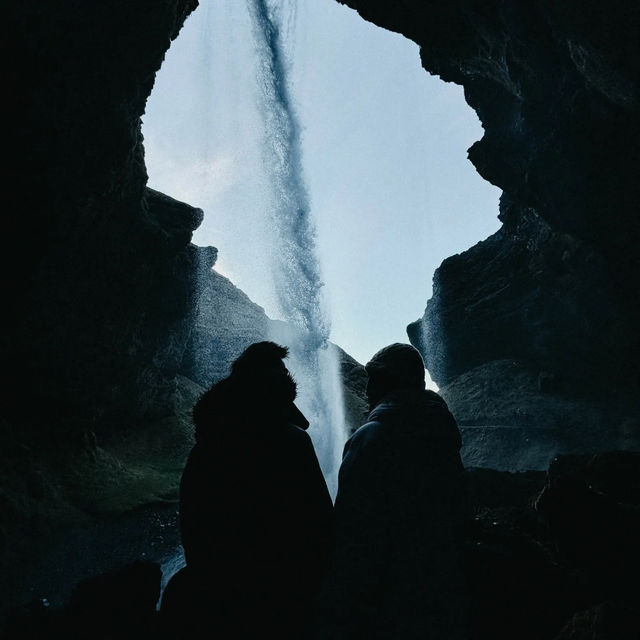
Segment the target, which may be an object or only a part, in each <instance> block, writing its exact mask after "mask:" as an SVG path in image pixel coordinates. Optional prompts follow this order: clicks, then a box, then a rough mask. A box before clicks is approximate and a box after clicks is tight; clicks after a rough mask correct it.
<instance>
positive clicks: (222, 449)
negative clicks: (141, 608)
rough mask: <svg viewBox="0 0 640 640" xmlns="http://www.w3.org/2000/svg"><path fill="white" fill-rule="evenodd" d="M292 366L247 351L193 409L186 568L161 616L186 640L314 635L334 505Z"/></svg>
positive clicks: (278, 349) (267, 350)
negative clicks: (310, 625) (311, 623)
mask: <svg viewBox="0 0 640 640" xmlns="http://www.w3.org/2000/svg"><path fill="white" fill-rule="evenodd" d="M286 356H287V349H286V348H285V347H282V346H280V345H277V344H275V343H273V342H268V341H267V342H258V343H255V344H253V345H251V346H249V347H248V348H247V349H246V350H245V351H244V352H243V353H242V355H241V356H240V357H239V358H238V359H237V360H236V361H235V362H234V363H233V365H232V368H231V374H230V375H229V377H227V378H225V379H224V380H222V381H220V382H219V383H217V384H215V385H214V386H213V387H212V388H211V389H210V390H209V391H207V392H206V393H205V394H204V395H203V396H202V397H201V398H200V400H199V401H198V402H197V404H196V405H195V407H194V410H193V419H194V423H195V426H196V444H195V446H194V447H193V449H192V450H191V453H190V455H189V458H188V460H187V464H186V466H185V469H184V472H183V475H182V480H181V485H180V530H181V537H182V546H183V548H184V554H185V559H186V563H187V565H186V568H185V570H184V571H183V572H182V574H181V576H179V577H176V579H175V581H174V584H173V585H172V584H169V585H168V586H167V590H166V592H165V595H164V597H163V605H162V608H161V614H162V613H163V609H164V613H165V616H164V619H165V620H167V621H170V624H169V626H171V627H172V628H173V629H174V631H173V634H174V635H176V631H179V632H180V634H179V635H178V637H185V638H186V637H201V636H202V637H205V636H206V637H210V635H211V633H214V634H215V633H216V632H217V633H218V634H219V637H233V638H255V637H259V636H260V637H261V636H263V635H265V634H267V635H270V634H273V635H274V636H275V637H279V638H296V639H297V638H304V637H305V634H306V633H307V626H306V625H307V622H308V612H309V607H310V603H311V602H312V600H313V598H314V596H315V594H316V590H317V588H318V586H319V585H320V583H321V580H322V577H323V572H324V570H325V568H326V562H327V559H328V554H329V551H330V547H331V533H332V517H333V513H332V512H333V504H332V501H331V497H330V494H329V491H328V489H327V485H326V483H325V480H324V477H323V475H322V472H321V470H320V465H319V463H318V459H317V457H316V453H315V450H314V448H313V444H312V442H311V439H310V437H309V435H308V434H307V433H306V431H305V429H306V428H307V427H308V426H309V423H308V422H307V420H306V419H305V417H304V415H303V414H302V413H301V412H300V411H299V409H298V408H297V407H296V405H295V403H294V400H295V397H296V385H295V382H294V380H293V378H292V377H291V375H290V373H289V371H288V370H287V368H286V366H285V364H284V362H283V359H284V358H285V357H286ZM167 596H168V597H167ZM165 601H166V602H165ZM176 620H180V621H179V622H178V624H177V626H176ZM225 634H227V635H225ZM167 635H170V634H167Z"/></svg>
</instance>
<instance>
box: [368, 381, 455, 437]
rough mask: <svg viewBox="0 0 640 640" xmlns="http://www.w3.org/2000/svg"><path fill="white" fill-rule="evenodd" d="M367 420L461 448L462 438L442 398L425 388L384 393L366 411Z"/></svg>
mask: <svg viewBox="0 0 640 640" xmlns="http://www.w3.org/2000/svg"><path fill="white" fill-rule="evenodd" d="M369 422H379V423H380V424H382V425H384V426H386V427H388V428H389V429H393V430H394V431H397V432H398V434H405V435H407V436H409V435H410V436H411V437H417V438H424V439H428V440H447V441H449V442H450V443H451V444H453V445H454V446H456V447H457V449H460V447H461V446H462V438H461V436H460V430H459V429H458V425H457V424H456V421H455V419H454V417H453V415H452V414H451V412H450V411H449V408H448V407H447V403H446V402H445V401H444V399H443V398H442V397H441V396H439V395H438V394H437V393H435V392H434V391H430V390H428V389H402V390H398V391H393V392H391V393H389V394H388V395H386V396H384V398H382V400H381V401H380V402H379V403H378V404H377V405H376V406H375V407H374V408H373V410H372V411H371V413H370V414H369Z"/></svg>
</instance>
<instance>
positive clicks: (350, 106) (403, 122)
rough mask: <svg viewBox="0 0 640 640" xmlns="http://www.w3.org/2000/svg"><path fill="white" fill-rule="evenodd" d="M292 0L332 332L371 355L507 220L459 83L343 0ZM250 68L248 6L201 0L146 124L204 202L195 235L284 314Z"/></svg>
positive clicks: (400, 332)
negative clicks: (454, 264) (271, 271)
mask: <svg viewBox="0 0 640 640" xmlns="http://www.w3.org/2000/svg"><path fill="white" fill-rule="evenodd" d="M284 6H285V7H288V8H290V9H291V8H295V15H292V17H291V18H290V19H289V20H288V22H287V24H286V27H285V29H284V32H285V38H286V42H287V52H288V54H289V56H290V60H291V66H290V81H291V92H292V95H293V99H294V104H295V109H296V112H297V115H298V119H299V121H300V123H301V125H302V129H303V138H302V143H303V163H304V170H305V177H306V180H307V185H308V191H309V196H310V200H311V209H312V214H313V216H314V218H315V223H316V228H317V247H318V255H319V259H320V264H321V269H322V274H323V279H324V282H325V287H324V290H325V296H326V299H327V301H328V307H329V313H330V316H331V323H332V333H331V339H332V341H333V342H335V343H336V344H338V345H340V346H341V347H342V348H344V349H345V350H346V351H347V352H348V353H350V354H351V355H352V356H353V357H355V358H356V359H357V360H358V361H360V362H362V363H364V362H366V361H367V360H368V359H369V358H370V357H371V355H373V353H374V352H375V351H377V350H378V349H380V348H381V347H383V346H384V345H386V344H389V343H391V342H408V338H407V335H406V330H405V329H406V325H407V324H408V323H410V322H412V321H414V320H416V319H417V318H419V317H420V316H421V315H422V313H423V311H424V307H425V305H426V302H427V300H428V298H429V297H430V296H431V290H432V277H433V272H434V270H435V269H436V268H437V267H438V266H439V265H440V263H441V262H442V261H443V260H444V259H445V258H446V257H448V256H451V255H454V254H456V253H460V252H461V251H464V250H465V249H467V248H469V247H471V246H472V245H474V244H475V243H477V242H478V241H480V240H483V239H485V238H486V237H488V236H489V235H491V234H492V233H494V232H495V231H496V230H497V229H498V228H499V226H500V224H499V221H498V219H497V215H498V197H499V195H500V191H499V190H498V189H497V188H496V187H494V186H492V185H490V184H489V183H488V182H486V181H484V180H483V179H482V178H481V177H480V176H479V175H478V174H477V173H476V171H475V169H474V168H473V165H472V164H471V163H470V162H469V160H468V159H467V149H468V148H469V147H470V146H471V145H472V144H473V143H474V142H475V141H476V140H479V139H480V138H481V137H482V127H481V126H480V123H479V121H478V118H477V116H476V115H475V113H474V112H473V110H472V109H471V108H470V107H469V106H468V105H467V104H466V103H465V101H464V97H463V92H462V89H461V88H460V87H458V86H456V85H453V84H447V83H444V82H442V81H441V80H440V79H439V78H437V77H435V76H430V75H429V74H428V73H427V72H425V71H424V70H423V69H422V67H421V66H420V58H419V52H418V47H417V45H415V44H414V43H413V42H411V41H409V40H407V39H405V38H403V37H402V36H400V35H398V34H394V33H391V32H389V31H385V30H383V29H380V28H378V27H375V26H373V25H372V24H369V23H367V22H365V21H364V20H362V19H361V18H360V17H359V16H358V14H357V13H355V12H354V11H352V10H351V9H348V8H346V7H344V6H342V5H339V4H337V3H336V2H334V1H333V0H298V1H297V2H295V1H294V2H292V1H291V0H289V1H288V2H285V3H284ZM254 63H255V55H254V49H253V41H252V35H251V28H250V24H249V18H248V15H247V9H246V5H245V3H244V2H241V1H239V0H201V1H200V6H199V8H198V9H196V11H195V12H194V13H193V14H192V15H191V16H190V17H189V18H188V19H187V21H186V23H185V26H184V28H183V30H182V32H181V33H180V35H179V37H178V39H177V40H176V41H175V42H174V43H173V44H172V46H171V48H170V50H169V52H168V53H167V56H166V60H165V62H164V63H163V66H162V68H161V69H160V72H159V73H158V77H157V80H156V85H155V87H154V90H153V92H152V94H151V97H150V98H149V101H148V103H147V110H146V113H145V115H144V116H143V134H144V136H145V148H146V163H147V170H148V173H149V186H150V187H152V188H154V189H158V190H159V191H162V192H164V193H166V194H168V195H170V196H172V197H174V198H177V199H179V200H183V201H185V202H188V203H189V204H192V205H194V206H198V207H201V208H202V209H203V210H204V213H205V220H204V222H203V224H202V226H201V227H200V228H199V229H197V230H196V232H195V233H194V238H193V241H194V242H195V243H196V244H198V245H213V246H215V247H217V248H218V249H219V259H218V263H217V265H216V269H217V270H219V271H220V272H221V273H223V274H224V275H226V276H228V277H229V278H230V279H231V280H232V281H233V282H234V284H236V285H237V286H238V287H240V288H241V289H242V290H244V291H245V292H246V293H247V295H249V297H251V298H252V299H253V300H254V301H255V302H256V303H258V304H259V305H261V306H262V307H264V309H265V311H266V313H267V314H268V315H269V316H270V317H274V318H275V317H278V314H277V308H276V306H275V303H274V297H273V296H274V294H273V289H272V285H271V284H270V282H269V279H268V277H266V273H267V271H268V254H269V251H270V250H271V247H270V246H269V245H268V242H267V240H266V238H267V237H268V233H267V228H266V225H268V222H267V221H266V220H265V217H264V215H263V211H264V201H265V197H266V196H265V194H266V193H267V191H268V188H269V182H268V172H266V171H265V168H264V167H263V166H262V164H261V160H262V157H261V148H260V139H261V127H262V126H263V125H262V120H261V118H260V117H259V113H258V112H257V106H256V105H257V103H258V101H257V99H256V81H255V67H254Z"/></svg>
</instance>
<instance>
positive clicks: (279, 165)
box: [247, 0, 345, 496]
mask: <svg viewBox="0 0 640 640" xmlns="http://www.w3.org/2000/svg"><path fill="white" fill-rule="evenodd" d="M247 5H248V9H249V13H250V16H251V22H252V27H253V36H254V40H255V46H256V61H257V81H258V86H259V92H258V100H259V103H260V104H259V107H260V113H261V115H262V117H263V125H264V128H263V140H262V150H263V162H264V167H265V171H266V173H267V177H268V181H269V184H270V190H271V198H270V202H269V203H266V206H267V209H268V215H269V219H270V222H271V233H272V235H273V238H272V242H273V246H272V247H271V250H270V256H271V269H272V278H273V283H274V290H275V294H276V298H277V303H278V305H279V307H280V312H281V314H282V317H283V319H284V320H285V322H286V326H285V325H283V326H282V328H281V329H279V330H275V331H274V334H273V336H272V339H274V340H276V341H278V342H280V343H285V344H286V345H287V346H288V347H289V349H290V358H289V360H290V362H289V363H288V364H289V368H290V369H291V370H292V373H293V374H294V377H295V378H296V381H297V382H298V389H299V397H298V404H299V406H300V408H301V409H302V411H303V413H305V415H306V416H307V419H308V420H309V422H310V423H311V426H310V428H309V434H310V436H311V438H312V440H313V441H314V446H315V447H316V451H317V453H318V458H319V460H320V465H321V467H322V470H323V473H324V475H325V478H326V479H327V484H328V485H329V490H330V491H331V493H332V495H334V496H335V491H336V488H337V471H338V467H339V463H340V456H341V453H342V445H343V443H344V439H345V427H344V409H343V403H342V393H341V384H340V379H339V375H340V374H339V363H338V359H337V351H336V350H335V348H334V347H333V346H332V345H330V343H329V333H330V322H329V318H328V315H327V312H326V307H325V301H324V298H323V282H322V278H321V274H320V265H319V262H318V257H317V250H316V236H315V228H314V223H313V219H312V216H311V206H310V202H309V195H308V192H307V188H306V184H305V179H304V171H303V163H302V153H301V140H300V125H299V122H298V120H297V118H296V113H295V109H294V105H293V101H292V97H291V93H290V87H289V83H288V65H289V64H290V59H289V58H288V56H287V48H286V47H287V44H288V43H287V42H286V41H285V40H286V38H284V37H283V33H286V32H288V31H289V32H290V31H292V29H293V27H292V23H293V22H294V20H295V14H294V12H295V3H289V2H286V3H275V4H273V5H271V4H269V3H268V2H267V1H266V0H247Z"/></svg>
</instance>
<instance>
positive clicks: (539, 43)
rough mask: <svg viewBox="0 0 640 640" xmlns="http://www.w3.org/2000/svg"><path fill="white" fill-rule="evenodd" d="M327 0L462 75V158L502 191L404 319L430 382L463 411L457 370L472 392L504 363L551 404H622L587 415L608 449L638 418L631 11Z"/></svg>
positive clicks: (454, 76)
mask: <svg viewBox="0 0 640 640" xmlns="http://www.w3.org/2000/svg"><path fill="white" fill-rule="evenodd" d="M341 1H342V2H343V4H346V5H348V6H350V7H352V8H355V9H356V10H357V11H358V12H359V13H360V14H361V15H362V17H363V18H365V19H367V20H370V21H372V22H374V23H375V24H377V25H379V26H381V27H384V28H387V29H391V30H393V31H397V32H399V33H402V34H404V35H405V36H406V37H408V38H410V39H412V40H413V41H415V42H416V43H417V44H418V45H419V46H420V56H421V60H422V64H423V66H424V68H425V69H426V71H428V72H429V73H432V74H435V75H438V76H440V77H441V78H442V79H443V80H444V81H447V82H455V83H457V84H459V85H462V86H463V87H464V94H465V98H466V101H467V102H468V104H469V105H470V106H471V107H472V108H473V109H474V110H475V111H476V113H477V114H478V116H479V118H480V120H481V122H482V125H483V128H484V135H483V137H482V139H481V140H479V141H477V142H476V143H475V144H473V145H472V147H471V148H470V149H469V159H470V160H471V162H472V163H473V164H474V166H475V167H476V169H477V170H478V172H479V173H480V175H482V176H483V177H484V178H486V179H487V180H489V181H490V182H491V183H493V184H495V185H497V186H498V187H500V188H502V189H503V195H502V198H501V203H500V219H501V221H502V223H503V224H502V228H501V229H500V230H499V231H498V232H497V233H496V234H494V235H493V236H492V237H490V238H488V239H487V240H485V241H483V242H480V243H478V244H477V245H476V246H474V247H472V248H470V249H469V250H468V251H466V252H464V253H462V254H460V255H456V256H453V257H451V258H448V259H447V260H445V261H444V262H443V264H442V265H441V266H440V268H439V269H438V270H437V272H436V274H435V276H434V290H433V297H432V298H431V300H429V302H428V303H427V307H426V311H425V314H424V316H423V317H422V318H421V319H420V320H418V321H416V322H414V323H412V324H410V325H409V327H408V335H409V338H410V340H411V342H412V343H413V344H415V345H416V346H417V347H418V348H419V349H420V350H421V352H422V354H423V356H424V359H425V362H426V364H427V368H428V369H429V372H430V374H431V376H432V378H433V379H434V380H435V381H436V382H437V383H438V384H439V385H440V386H441V388H442V391H443V395H445V397H447V399H448V400H449V401H450V403H451V404H454V405H457V406H458V408H459V414H458V416H457V417H458V418H459V419H460V420H461V421H463V422H464V421H467V420H468V419H469V417H470V415H471V414H472V413H473V407H472V406H470V405H469V404H468V403H467V404H465V396H466V395H468V391H469V389H470V387H469V386H468V385H464V384H462V382H461V380H463V379H462V378H461V376H466V377H465V378H464V380H466V381H467V382H469V384H471V385H472V386H474V385H475V388H476V389H477V388H478V387H479V386H482V385H483V384H484V385H485V386H486V384H489V383H490V379H489V378H483V376H486V375H487V374H488V372H489V371H492V372H493V373H492V374H491V375H493V374H494V373H495V372H496V370H497V369H499V368H500V367H499V366H493V365H492V364H491V363H497V362H501V361H504V360H509V361H511V362H512V363H513V364H514V365H515V366H517V367H519V368H522V369H524V370H526V371H528V375H529V376H530V377H532V378H533V379H534V380H540V381H541V387H540V389H539V392H540V393H544V394H552V395H554V396H555V397H556V398H559V401H560V402H568V401H574V400H575V399H576V398H580V399H583V400H588V401H589V402H591V401H593V400H594V399H597V400H598V401H603V402H605V403H607V402H608V403H609V406H610V407H616V411H617V409H618V408H620V407H621V406H622V405H624V406H625V408H624V410H622V413H623V414H625V417H622V418H621V417H620V416H618V415H615V416H612V419H611V420H606V419H605V420H604V421H603V422H601V432H602V434H603V441H602V444H603V445H605V446H606V445H607V444H608V445H609V446H610V445H611V444H613V443H614V439H612V438H613V434H614V433H615V432H616V431H617V430H618V428H619V426H620V424H621V422H625V420H627V419H628V418H629V417H630V416H633V415H636V414H637V410H638V393H637V390H638V388H639V383H640V367H638V365H637V363H638V358H639V356H640V340H639V334H638V331H637V329H636V327H637V326H639V325H640V305H639V304H638V298H637V295H636V293H635V291H636V289H637V283H638V275H639V274H640V268H639V266H640V249H639V247H640V244H639V243H638V240H639V239H640V223H639V218H638V215H637V207H638V205H637V203H638V201H639V197H640V182H639V181H638V179H637V176H638V173H639V170H640V151H639V149H640V145H639V142H640V92H639V88H638V87H639V83H638V80H639V79H640V40H639V39H638V37H637V34H638V33H639V32H640V9H639V8H638V6H637V5H636V4H635V3H632V2H629V1H625V0H618V1H616V2H614V3H612V4H602V3H597V2H594V1H590V2H586V3H585V2H581V3H577V4H576V3H573V2H568V1H561V2H557V1H555V0H554V1H553V2H552V1H550V0H536V1H534V2H528V1H525V0H502V1H499V2H484V1H481V0H454V1H453V2H445V1H444V0H439V1H436V0H431V1H427V2H423V1H418V0H408V1H406V2H403V3H400V4H399V5H397V4H394V3H387V2H381V1H378V0H341ZM472 372H475V374H472ZM474 375H475V382H471V380H472V378H474ZM456 381H457V382H456ZM454 383H455V384H454ZM485 383H486V384H485ZM451 385H453V386H451ZM502 387H503V393H507V394H508V393H513V391H510V389H509V385H508V380H505V384H503V385H502ZM512 399H513V398H512ZM496 400H497V403H498V404H501V403H503V404H504V402H503V400H504V401H505V402H507V403H508V402H510V400H509V399H508V398H506V399H505V398H502V399H496ZM524 410H525V411H526V410H527V407H524ZM507 419H508V416H506V415H502V416H500V420H501V421H502V422H503V423H504V421H505V420H507ZM636 424H637V423H636ZM636 435H637V434H636ZM609 436H612V437H611V438H609ZM636 442H637V438H636Z"/></svg>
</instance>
